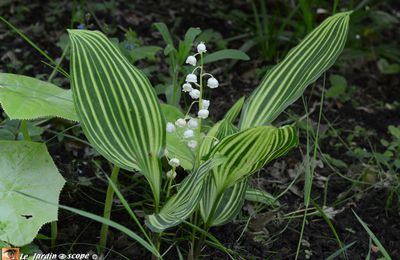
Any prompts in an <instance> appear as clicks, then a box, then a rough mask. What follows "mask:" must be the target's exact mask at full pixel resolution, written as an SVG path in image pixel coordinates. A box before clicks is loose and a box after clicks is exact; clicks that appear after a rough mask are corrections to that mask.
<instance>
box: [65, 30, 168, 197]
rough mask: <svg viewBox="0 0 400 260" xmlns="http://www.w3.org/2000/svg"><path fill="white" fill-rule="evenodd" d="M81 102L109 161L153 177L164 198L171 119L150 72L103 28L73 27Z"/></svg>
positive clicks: (91, 134) (75, 83)
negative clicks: (135, 63)
mask: <svg viewBox="0 0 400 260" xmlns="http://www.w3.org/2000/svg"><path fill="white" fill-rule="evenodd" d="M68 32H69V36H70V40H71V46H72V51H71V54H72V57H71V66H70V67H71V80H72V91H73V97H74V103H75V107H76V110H77V113H78V117H79V121H80V122H81V124H82V128H83V130H84V133H85V135H86V136H87V138H88V139H89V141H90V142H91V144H92V145H93V146H94V147H95V148H96V149H97V150H98V151H99V152H100V153H101V154H102V155H103V156H104V157H106V158H107V159H108V160H110V161H111V162H112V163H114V164H116V165H117V166H120V167H122V168H124V169H128V170H132V169H133V168H134V167H135V163H136V164H137V165H138V167H139V168H140V169H141V172H142V173H143V174H144V176H145V177H146V178H147V180H148V182H149V183H150V186H151V188H152V191H153V194H154V196H155V201H156V203H158V201H159V196H160V195H159V194H160V182H161V164H160V158H159V157H160V156H161V152H162V150H163V148H164V146H165V122H164V119H163V116H162V113H161V109H160V104H159V102H158V100H157V97H156V95H155V93H154V90H153V88H152V86H151V84H150V82H149V80H148V79H147V78H146V76H145V75H144V74H143V73H142V72H140V71H139V70H138V69H136V68H135V67H134V66H132V65H131V64H130V63H129V62H128V60H127V59H126V58H125V57H124V56H123V55H122V54H121V53H120V51H119V50H118V49H117V48H116V47H115V46H114V44H112V43H111V42H110V41H109V40H108V39H107V38H106V37H105V36H104V34H102V33H101V32H98V31H88V30H69V31H68Z"/></svg>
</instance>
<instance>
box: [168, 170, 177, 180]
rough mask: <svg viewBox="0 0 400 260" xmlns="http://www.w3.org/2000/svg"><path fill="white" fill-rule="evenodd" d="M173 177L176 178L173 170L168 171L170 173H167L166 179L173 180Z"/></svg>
mask: <svg viewBox="0 0 400 260" xmlns="http://www.w3.org/2000/svg"><path fill="white" fill-rule="evenodd" d="M175 177H176V171H173V170H170V171H167V178H168V179H171V178H172V179H175Z"/></svg>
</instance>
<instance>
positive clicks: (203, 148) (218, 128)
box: [199, 97, 244, 158]
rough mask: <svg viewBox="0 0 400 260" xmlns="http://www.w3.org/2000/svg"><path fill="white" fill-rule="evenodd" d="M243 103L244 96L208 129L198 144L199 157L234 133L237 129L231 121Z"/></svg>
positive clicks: (236, 115)
mask: <svg viewBox="0 0 400 260" xmlns="http://www.w3.org/2000/svg"><path fill="white" fill-rule="evenodd" d="M243 104H244V97H242V98H241V99H239V100H238V101H236V103H235V104H234V105H233V106H232V107H231V108H230V109H229V110H228V112H226V114H225V116H224V119H222V120H221V121H219V122H218V123H216V124H214V126H213V127H212V128H211V129H210V130H209V131H208V133H207V136H206V137H205V138H204V139H203V141H202V142H201V145H200V152H199V156H200V158H201V157H203V156H205V155H207V154H208V153H209V152H210V151H211V149H212V148H213V147H214V146H215V144H217V143H218V142H219V141H220V140H222V139H223V138H224V137H226V136H228V135H231V134H234V133H236V132H237V131H238V129H237V127H236V126H234V125H233V122H234V121H235V119H236V118H237V117H238V115H239V113H240V110H241V109H242V106H243Z"/></svg>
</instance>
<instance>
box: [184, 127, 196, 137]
mask: <svg viewBox="0 0 400 260" xmlns="http://www.w3.org/2000/svg"><path fill="white" fill-rule="evenodd" d="M193 136H194V132H193V130H191V129H188V130H186V131H185V132H183V138H191V137H193Z"/></svg>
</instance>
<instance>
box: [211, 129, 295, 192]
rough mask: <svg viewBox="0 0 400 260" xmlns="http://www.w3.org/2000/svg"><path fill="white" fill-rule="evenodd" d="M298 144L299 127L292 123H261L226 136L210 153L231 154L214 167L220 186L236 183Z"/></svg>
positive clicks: (216, 179) (215, 177) (224, 186)
mask: <svg viewBox="0 0 400 260" xmlns="http://www.w3.org/2000/svg"><path fill="white" fill-rule="evenodd" d="M297 144H298V138H297V133H296V129H295V128H294V127H292V126H284V127H280V128H276V127H272V126H257V127H253V128H250V129H247V130H244V131H242V132H239V133H236V134H233V135H230V136H228V137H226V138H224V139H223V140H222V141H221V142H220V143H218V144H217V145H216V146H215V147H214V148H213V150H212V151H211V153H210V157H212V156H213V155H214V154H216V153H218V154H221V155H223V156H226V157H227V158H228V160H227V162H226V163H223V164H222V165H220V166H218V167H217V168H215V169H214V170H213V177H214V179H215V182H216V185H217V187H218V189H219V190H220V191H221V190H225V189H226V188H228V187H230V186H232V185H234V184H235V183H237V182H238V181H240V180H241V179H243V178H245V177H247V176H249V175H250V174H252V173H253V172H255V171H256V170H258V169H260V168H261V167H263V166H264V165H265V164H266V163H268V162H270V161H271V160H274V159H276V158H278V157H280V156H282V155H284V154H285V153H287V152H288V151H289V150H290V149H291V148H293V147H295V146H297Z"/></svg>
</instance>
